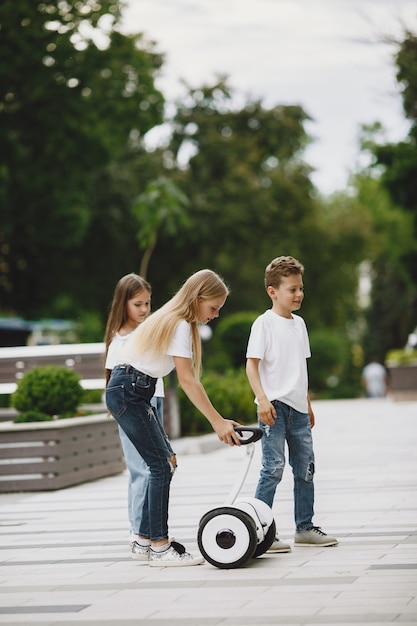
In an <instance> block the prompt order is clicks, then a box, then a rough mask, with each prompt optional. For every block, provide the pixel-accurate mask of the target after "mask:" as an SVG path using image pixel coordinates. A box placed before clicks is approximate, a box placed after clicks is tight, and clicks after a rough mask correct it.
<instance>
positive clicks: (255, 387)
mask: <svg viewBox="0 0 417 626" xmlns="http://www.w3.org/2000/svg"><path fill="white" fill-rule="evenodd" d="M259 361H260V359H247V360H246V375H247V377H248V380H249V384H250V386H251V387H252V391H253V393H254V394H255V396H256V399H257V400H258V418H259V420H260V421H261V422H262V423H263V424H267V425H269V426H272V424H273V423H274V420H275V418H276V416H277V414H276V411H275V409H274V406H273V405H272V404H271V402H270V401H269V400H268V398H267V397H266V395H265V392H264V389H263V387H262V383H261V377H260V376H259Z"/></svg>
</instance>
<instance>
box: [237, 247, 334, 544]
mask: <svg viewBox="0 0 417 626" xmlns="http://www.w3.org/2000/svg"><path fill="white" fill-rule="evenodd" d="M303 273H304V267H303V265H302V264H301V263H300V262H299V261H297V259H294V258H293V257H291V256H280V257H278V258H276V259H274V260H273V261H271V263H270V264H269V265H268V266H267V268H266V270H265V288H266V291H267V293H268V295H269V297H270V298H271V300H272V308H271V309H269V310H267V311H265V313H263V314H262V315H260V316H259V317H258V318H257V319H256V320H255V322H254V323H253V325H252V329H251V333H250V337H249V342H248V348H247V353H246V357H247V362H246V373H247V376H248V379H249V383H250V385H251V387H252V390H253V392H254V394H255V396H256V399H255V402H256V404H257V405H258V409H257V412H258V419H259V422H260V427H261V428H262V430H263V433H264V436H263V437H262V469H261V473H260V478H259V482H258V486H257V488H256V493H255V497H256V498H258V499H259V500H262V501H263V502H266V504H268V505H269V506H270V507H271V508H272V504H273V501H274V496H275V490H276V488H277V485H278V484H279V483H280V481H281V478H282V474H283V471H284V465H285V441H287V444H288V450H289V463H290V465H291V467H292V471H293V477H294V519H295V525H296V532H295V538H294V545H296V546H334V545H337V543H338V542H337V539H335V538H333V537H329V536H328V535H326V534H325V533H324V532H323V531H322V530H321V529H320V528H319V527H317V526H314V525H313V523H312V518H313V514H314V483H313V477H314V452H313V440H312V436H311V428H312V427H313V426H314V413H313V410H312V408H311V405H310V400H309V397H308V376H307V361H306V359H307V358H308V357H310V344H309V339H308V334H307V328H306V325H305V322H304V320H303V319H302V318H301V317H300V316H299V315H293V311H298V310H299V309H300V308H301V303H302V301H303V298H304V291H303V289H304V287H303ZM269 551H270V552H290V551H291V547H290V546H289V545H288V544H286V543H284V542H283V541H281V540H280V539H279V538H278V537H276V539H275V541H274V542H273V544H272V546H271V548H270V550H269Z"/></svg>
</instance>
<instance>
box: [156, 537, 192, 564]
mask: <svg viewBox="0 0 417 626" xmlns="http://www.w3.org/2000/svg"><path fill="white" fill-rule="evenodd" d="M201 563H204V558H203V557H202V556H195V555H193V554H190V553H189V552H187V551H186V550H185V548H184V546H183V545H182V544H181V543H178V542H177V541H172V542H171V543H170V545H169V548H167V549H166V550H164V551H163V552H155V551H154V550H152V548H151V549H150V550H149V567H185V566H187V565H201Z"/></svg>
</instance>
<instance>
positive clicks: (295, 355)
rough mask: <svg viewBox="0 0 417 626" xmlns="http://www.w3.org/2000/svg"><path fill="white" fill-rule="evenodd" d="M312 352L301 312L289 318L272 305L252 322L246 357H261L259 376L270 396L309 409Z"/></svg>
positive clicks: (269, 398)
mask: <svg viewBox="0 0 417 626" xmlns="http://www.w3.org/2000/svg"><path fill="white" fill-rule="evenodd" d="M310 356H311V352H310V342H309V339H308V334H307V328H306V325H305V322H304V320H303V318H302V317H300V316H299V315H294V314H293V315H292V318H291V319H287V318H286V317H282V316H281V315H277V314H276V313H274V312H273V311H272V310H271V309H268V310H267V311H265V313H263V314H262V315H260V316H259V317H258V318H257V319H256V320H255V321H254V323H253V324H252V328H251V332H250V336H249V341H248V347H247V351H246V357H247V358H253V359H260V362H259V376H260V379H261V383H262V387H263V389H264V391H265V395H266V396H267V398H268V400H270V401H272V400H280V401H281V402H284V403H285V404H288V405H289V406H291V407H293V408H294V409H296V411H299V412H300V413H307V412H308V403H307V394H308V373H307V361H306V359H307V358H308V357H310ZM255 402H256V403H257V400H256V399H255Z"/></svg>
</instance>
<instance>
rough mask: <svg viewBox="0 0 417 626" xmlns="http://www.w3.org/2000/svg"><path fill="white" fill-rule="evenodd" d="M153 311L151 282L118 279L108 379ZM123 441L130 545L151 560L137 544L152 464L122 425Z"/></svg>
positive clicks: (155, 400)
mask: <svg viewBox="0 0 417 626" xmlns="http://www.w3.org/2000/svg"><path fill="white" fill-rule="evenodd" d="M150 311H151V285H150V284H149V283H148V282H147V281H146V280H145V279H144V278H142V276H138V274H133V273H132V274H127V275H126V276H123V277H122V278H121V279H120V280H119V282H118V283H117V285H116V287H115V290H114V294H113V301H112V304H111V308H110V313H109V316H108V319H107V325H106V331H105V336H104V341H105V345H106V349H105V369H106V381H107V382H108V381H109V379H110V375H111V372H112V369H113V368H114V366H115V365H117V364H118V363H119V362H120V359H121V355H122V351H123V347H124V345H125V343H126V341H127V339H128V338H129V337H130V335H131V333H132V332H133V331H134V330H136V328H137V327H138V326H139V324H141V323H142V322H143V321H144V320H145V319H146V318H147V317H148V315H149V313H150ZM163 398H164V384H163V380H162V379H161V378H158V380H157V382H156V386H155V394H154V396H153V397H152V398H151V405H152V407H153V408H154V410H155V413H156V417H157V418H158V421H159V423H160V424H161V426H162V425H163V414H164V400H163ZM119 435H120V441H121V444H122V448H123V454H124V457H125V462H126V467H127V469H128V472H129V483H128V517H129V524H130V536H129V539H130V549H131V555H132V559H135V560H138V561H143V560H146V561H147V560H148V555H147V554H144V553H143V550H142V549H141V548H140V546H139V544H138V540H139V528H140V523H141V520H142V509H143V506H144V503H145V496H146V491H147V488H148V482H149V468H148V465H147V464H146V463H145V461H144V460H143V458H142V457H141V456H140V454H139V452H138V451H137V450H136V448H135V446H134V445H133V443H132V442H131V441H130V439H129V437H127V435H125V432H124V430H123V429H122V428H121V427H120V426H119Z"/></svg>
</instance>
